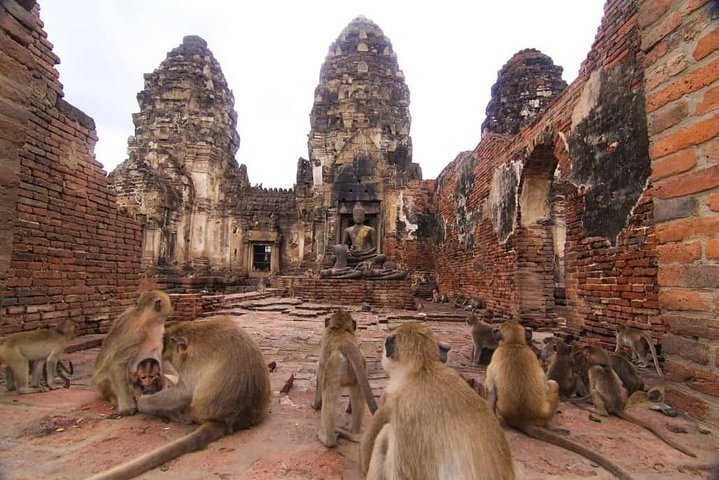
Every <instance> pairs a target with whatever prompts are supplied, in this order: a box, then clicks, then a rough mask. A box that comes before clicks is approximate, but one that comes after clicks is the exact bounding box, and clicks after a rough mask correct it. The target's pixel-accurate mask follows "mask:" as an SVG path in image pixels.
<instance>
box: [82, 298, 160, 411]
mask: <svg viewBox="0 0 719 480" xmlns="http://www.w3.org/2000/svg"><path fill="white" fill-rule="evenodd" d="M171 311H172V305H171V303H170V297H169V296H168V295H167V294H166V293H165V292H162V291H160V290H152V291H150V292H146V293H143V294H142V295H141V296H140V298H139V300H138V301H137V305H136V306H134V307H131V308H128V309H127V310H125V312H124V313H122V315H120V316H119V317H118V318H117V320H115V323H114V324H113V325H112V328H111V329H110V333H108V334H107V337H106V338H105V341H104V342H103V343H102V347H101V348H100V352H99V353H98V355H97V358H96V359H95V367H94V369H93V372H92V379H93V381H94V382H95V385H96V386H97V389H98V390H99V391H100V397H101V398H103V399H106V400H111V401H112V402H113V403H114V404H115V406H116V407H117V413H118V414H120V415H134V414H135V412H136V411H137V408H136V406H135V400H134V398H133V396H132V390H131V388H130V384H131V380H130V373H131V372H136V371H137V366H138V365H139V364H140V362H141V361H143V360H145V359H147V358H154V359H155V360H157V361H158V362H160V360H161V357H162V336H163V334H164V332H165V320H167V317H168V315H169V314H170V312H171Z"/></svg>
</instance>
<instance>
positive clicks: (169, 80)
mask: <svg viewBox="0 0 719 480" xmlns="http://www.w3.org/2000/svg"><path fill="white" fill-rule="evenodd" d="M0 4H2V5H3V9H4V10H3V12H2V14H3V15H4V17H3V18H6V19H9V20H8V21H7V23H3V24H0V32H1V33H2V43H0V50H1V51H2V57H0V61H1V62H2V65H3V68H2V70H0V84H2V85H9V86H11V87H12V88H10V89H2V90H0V92H2V93H0V96H2V98H3V100H4V103H3V105H8V106H7V107H0V121H2V124H3V125H4V126H3V128H2V130H0V147H2V151H3V152H6V153H5V155H4V156H3V157H2V159H0V161H1V162H2V164H3V167H6V168H5V169H4V171H5V172H7V173H6V174H3V176H2V177H0V182H1V183H0V195H2V198H3V199H4V201H3V203H2V205H0V218H3V220H4V222H5V224H6V225H7V228H6V229H3V233H2V234H0V244H1V245H3V246H4V247H5V248H3V249H0V252H2V253H0V285H1V286H2V302H3V303H2V323H0V331H2V332H3V333H9V332H14V331H20V330H29V329H33V328H36V327H38V326H41V325H49V324H54V323H56V322H58V321H59V320H61V319H63V318H66V317H70V316H72V317H73V318H76V319H79V320H81V321H82V322H83V329H84V331H106V329H107V327H108V324H109V321H110V319H111V318H114V315H116V314H117V312H118V311H120V310H121V309H122V308H123V307H124V306H125V305H127V304H128V303H129V302H131V301H132V299H133V298H134V297H135V296H136V293H137V291H138V290H139V289H140V288H145V287H147V286H149V285H159V286H162V287H165V288H168V289H170V290H172V291H174V292H178V293H184V294H186V295H187V296H186V297H182V296H178V297H177V302H178V305H181V304H182V302H194V303H192V305H193V309H190V310H186V311H185V310H182V309H180V310H181V311H183V312H188V313H187V316H188V317H189V316H191V315H192V314H195V313H197V312H198V311H200V310H202V308H203V303H202V292H203V291H216V292H222V291H233V290H237V289H242V288H252V287H253V285H255V284H256V283H257V281H258V279H259V278H262V277H270V276H271V277H272V278H271V282H272V285H273V286H276V287H282V288H290V287H291V288H292V290H293V292H294V293H298V294H301V295H303V296H305V297H307V298H312V299H315V300H321V301H332V300H333V299H336V297H337V292H338V291H343V294H344V295H345V297H343V298H344V300H345V301H349V302H354V303H358V304H361V303H370V304H372V305H373V306H376V307H378V308H381V307H409V308H411V307H412V305H413V301H412V296H411V295H412V293H414V294H416V295H419V296H428V295H430V294H431V290H432V288H435V287H436V288H437V289H438V291H439V292H441V293H443V294H446V295H448V296H453V297H459V296H462V297H478V298H481V299H483V300H484V301H485V302H486V304H487V305H488V306H489V307H490V308H492V309H493V310H494V311H495V312H496V315H497V316H498V317H504V318H516V319H519V320H520V321H521V322H522V323H524V324H525V325H528V326H532V327H535V328H538V329H547V330H552V331H555V332H562V333H572V334H575V335H577V336H578V337H580V338H582V339H584V340H585V341H589V342H594V343H600V344H604V345H605V346H610V345H612V344H613V342H614V338H613V333H614V331H615V330H616V329H617V328H618V327H621V326H626V325H628V326H633V327H638V328H641V329H643V330H645V331H646V332H647V333H648V334H650V335H651V337H652V338H653V339H654V341H655V343H656V345H657V347H659V349H660V351H661V353H662V355H663V356H664V358H665V361H666V363H665V366H666V371H667V378H668V380H669V386H668V387H667V400H668V402H670V403H671V404H672V405H674V406H676V407H678V408H681V409H683V410H684V411H686V412H689V413H691V414H692V415H694V416H696V417H701V418H704V419H707V420H709V421H711V422H714V423H717V422H718V421H719V420H718V419H719V347H717V345H716V329H717V319H716V316H717V315H716V314H717V308H718V305H719V303H718V302H719V296H717V286H719V282H718V281H717V279H718V278H719V244H718V243H717V242H718V240H717V238H716V237H717V234H718V232H719V228H717V226H718V225H719V222H717V218H719V217H718V216H717V212H719V201H718V200H717V199H718V198H719V193H718V192H719V181H718V180H717V175H716V169H717V167H716V159H717V158H719V147H718V146H719V140H718V138H719V137H718V135H719V127H717V125H719V114H718V113H717V106H718V105H719V100H718V99H719V95H717V88H718V87H717V85H719V83H718V82H719V75H718V74H717V72H718V71H719V70H718V69H717V62H719V43H718V42H717V40H716V38H717V36H716V21H717V15H718V14H719V13H718V12H717V11H716V8H715V5H714V2H707V1H702V0H696V1H687V0H671V1H662V2H655V1H651V0H632V1H624V0H622V1H620V0H608V1H607V2H606V6H605V15H604V18H603V19H602V22H601V25H600V26H599V30H598V34H597V36H596V39H595V42H594V44H593V46H592V48H591V50H590V51H589V52H588V54H587V57H586V59H585V61H584V62H583V64H582V67H581V71H580V73H579V76H578V78H577V79H576V80H575V81H574V82H572V84H570V85H567V84H566V83H565V82H564V81H563V80H562V78H561V67H560V66H557V65H554V63H553V61H552V60H551V58H550V57H549V56H547V55H545V54H544V53H542V52H539V51H537V50H534V49H531V48H529V49H525V50H522V51H520V52H518V53H517V54H516V55H514V56H513V57H512V58H511V59H509V60H508V62H507V63H506V64H505V65H504V66H503V67H502V66H500V65H497V66H495V68H497V69H498V70H499V73H498V78H497V82H496V84H495V85H494V87H492V99H491V100H490V102H489V104H488V105H487V107H486V113H487V116H486V120H484V122H483V123H482V122H481V119H478V121H477V142H478V144H477V146H476V147H475V148H474V149H473V150H472V151H466V152H460V153H458V155H457V157H456V158H455V159H453V160H452V159H447V162H448V163H447V166H446V167H445V168H444V170H443V171H442V172H441V174H440V175H439V176H438V177H437V178H436V179H422V174H421V169H420V166H419V165H417V164H415V163H413V162H412V141H411V136H410V133H411V132H410V126H411V119H410V115H409V102H410V94H409V88H408V83H409V85H410V86H411V79H407V81H405V78H404V75H403V73H402V70H401V68H400V62H399V61H398V58H399V59H401V52H399V53H400V56H399V57H398V55H397V53H396V52H395V51H394V49H393V47H392V44H391V42H390V41H389V39H388V38H387V36H385V34H384V33H383V32H382V30H380V28H379V27H378V26H377V25H375V24H374V23H373V22H372V21H370V20H368V19H366V18H363V17H358V18H356V19H355V20H353V21H352V22H350V24H349V25H347V27H346V28H344V30H342V31H341V33H340V34H339V36H338V37H337V39H336V40H335V41H334V42H333V43H331V44H330V47H329V50H328V52H327V56H326V58H325V62H324V64H323V65H322V68H321V70H320V72H319V82H318V85H317V88H316V89H315V91H314V103H313V107H312V111H311V112H310V124H309V125H308V130H309V139H308V154H307V157H308V159H304V158H300V159H299V161H297V163H296V165H297V177H296V178H297V181H296V185H295V186H294V188H292V189H288V190H282V189H266V188H261V187H255V186H252V185H251V184H250V180H249V178H251V174H252V172H247V170H246V168H245V167H244V166H241V165H238V163H237V161H236V159H235V155H236V153H237V150H238V148H239V147H240V140H239V136H238V134H237V131H236V127H237V124H236V117H237V116H236V113H235V111H234V98H233V95H232V92H231V86H230V85H228V84H227V81H226V80H225V78H224V76H223V74H222V70H221V68H220V63H221V61H222V59H216V58H215V57H214V56H213V54H212V53H211V51H210V49H209V48H208V45H207V44H206V42H205V41H204V40H202V39H201V38H199V37H194V36H188V37H185V39H184V40H183V41H182V43H181V44H180V45H179V46H178V47H177V48H175V49H173V50H172V51H170V52H169V53H168V55H167V58H166V59H165V60H164V61H163V62H162V63H161V64H160V65H159V66H158V68H157V69H156V70H155V71H154V72H151V73H148V74H146V75H145V87H144V89H143V91H142V92H140V93H139V94H138V102H139V112H138V113H137V114H135V115H134V117H133V121H134V123H135V135H134V136H133V137H132V138H131V140H130V142H129V145H128V158H127V160H126V161H125V162H124V163H123V164H122V165H120V166H119V167H118V168H117V169H116V170H115V171H114V172H112V173H111V174H110V175H109V177H106V176H105V175H104V172H103V170H102V165H100V164H99V163H98V162H97V161H96V160H95V158H94V154H93V149H94V143H95V141H96V137H95V130H94V123H93V121H92V119H91V118H90V117H88V116H87V115H85V114H84V113H82V112H80V111H78V110H77V109H75V108H74V107H72V106H71V105H69V104H68V103H67V102H65V101H64V100H63V99H62V96H63V92H62V86H61V84H60V83H59V80H58V74H57V71H56V70H55V69H54V65H55V64H56V63H57V61H58V59H57V57H55V56H54V54H53V53H52V45H51V44H50V42H48V40H47V39H46V34H45V33H44V31H43V29H42V23H41V22H40V20H39V12H38V8H37V7H36V6H34V2H32V1H25V2H20V1H13V0H2V1H1V2H0ZM338 27H339V26H338ZM329 40H330V39H328V41H329ZM500 68H501V69H500ZM138 75H139V73H138ZM312 94H313V92H307V95H308V96H309V95H312ZM482 107H483V106H474V108H482ZM240 133H242V132H240ZM284 161H286V162H287V164H288V165H294V164H295V160H294V159H285V160H284ZM357 205H360V206H362V208H363V209H364V210H365V212H366V223H367V224H368V225H370V226H372V227H373V228H374V229H375V230H376V231H377V233H378V241H377V242H378V252H380V253H382V254H384V255H386V256H387V257H388V258H390V259H391V260H392V261H393V262H394V263H396V264H397V266H398V267H400V268H402V269H404V270H406V271H408V272H410V278H408V279H405V280H388V281H385V282H382V281H375V282H369V283H368V282H367V281H360V282H359V283H357V284H355V286H354V288H351V289H348V288H346V285H347V284H346V283H343V282H349V281H350V280H342V279H333V278H328V279H321V278H317V273H318V271H319V270H320V269H321V268H324V267H326V266H327V258H328V249H329V248H330V247H331V246H332V245H334V244H337V243H339V242H340V241H341V232H342V231H343V230H344V228H346V227H347V226H349V225H350V224H351V222H352V211H353V209H354V208H355V206H357ZM389 282H396V283H389ZM421 282H425V283H427V284H429V285H431V287H430V288H429V289H427V288H425V289H421V288H417V287H418V285H419V284H420V283H421ZM188 304H189V303H188Z"/></svg>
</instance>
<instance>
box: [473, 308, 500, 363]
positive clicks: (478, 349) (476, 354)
mask: <svg viewBox="0 0 719 480" xmlns="http://www.w3.org/2000/svg"><path fill="white" fill-rule="evenodd" d="M493 316H494V315H493V313H492V310H489V309H487V310H477V311H476V312H471V313H470V314H469V315H468V316H467V325H470V326H471V327H472V365H481V364H484V365H487V364H488V363H489V361H490V359H491V358H492V353H493V352H494V350H495V349H496V348H497V340H496V339H495V338H494V327H493V326H492V325H490V324H489V323H487V322H486V321H485V320H491V319H492V317H493Z"/></svg>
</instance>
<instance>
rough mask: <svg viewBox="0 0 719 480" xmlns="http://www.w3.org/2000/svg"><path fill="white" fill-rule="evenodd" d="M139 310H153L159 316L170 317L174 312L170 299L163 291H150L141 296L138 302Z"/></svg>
mask: <svg viewBox="0 0 719 480" xmlns="http://www.w3.org/2000/svg"><path fill="white" fill-rule="evenodd" d="M137 308H138V309H140V310H151V311H152V312H154V313H155V314H157V315H165V316H166V315H169V314H170V313H171V312H172V303H171V302H170V297H169V295H167V294H166V293H165V292H163V291H162V290H150V291H149V292H145V293H143V294H142V295H140V298H139V299H138V300H137Z"/></svg>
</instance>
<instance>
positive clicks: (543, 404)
mask: <svg viewBox="0 0 719 480" xmlns="http://www.w3.org/2000/svg"><path fill="white" fill-rule="evenodd" d="M498 333H499V335H498V336H499V337H500V338H499V346H498V347H497V350H495V351H494V355H493V356H492V361H491V362H490V363H489V366H488V367H487V377H486V380H485V389H486V392H487V397H488V400H489V405H490V407H491V408H492V410H493V411H494V412H495V413H496V414H497V418H499V419H500V420H501V421H503V422H504V423H506V424H507V425H510V426H512V427H515V428H517V429H519V430H521V431H522V432H524V433H526V434H527V435H529V436H530V437H532V438H536V439H537V440H543V441H545V442H549V443H552V444H554V445H557V446H559V447H562V448H565V449H567V450H570V451H572V452H574V453H577V454H579V455H582V456H584V457H586V458H588V459H589V460H591V461H592V462H594V463H597V464H599V465H601V466H602V467H604V468H605V469H607V470H608V471H609V472H611V473H612V474H613V475H615V476H616V477H618V478H622V479H629V478H631V477H630V476H629V474H628V473H627V472H625V471H624V470H623V469H622V468H620V467H619V466H618V465H616V464H614V463H613V462H611V461H609V460H608V459H606V458H605V457H604V456H602V455H599V454H598V453H596V452H594V451H592V450H590V449H588V448H585V447H583V446H582V445H579V444H578V443H575V442H572V441H570V440H567V439H565V438H562V437H560V436H559V435H557V434H556V433H554V432H552V431H550V430H548V429H547V428H546V427H547V424H548V423H549V421H550V420H551V419H552V417H553V416H554V414H555V412H556V409H557V405H558V403H559V394H558V390H559V386H558V385H557V382H555V381H554V380H547V377H546V375H545V374H544V371H542V367H541V366H540V364H539V360H538V359H537V356H536V355H535V354H534V353H533V352H532V350H531V349H530V348H529V347H528V346H527V343H526V339H525V333H524V328H522V326H521V325H520V324H519V322H517V321H508V322H504V323H503V324H502V325H501V326H500V327H499V332H498ZM458 478H459V477H458Z"/></svg>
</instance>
